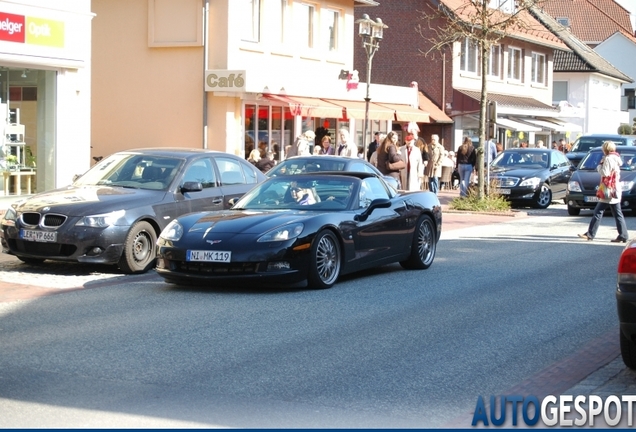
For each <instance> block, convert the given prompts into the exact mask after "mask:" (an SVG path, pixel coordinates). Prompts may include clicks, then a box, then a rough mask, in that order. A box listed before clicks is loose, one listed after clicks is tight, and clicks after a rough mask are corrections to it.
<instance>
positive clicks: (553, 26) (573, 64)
mask: <svg viewBox="0 0 636 432" xmlns="http://www.w3.org/2000/svg"><path fill="white" fill-rule="evenodd" d="M530 11H531V13H532V15H533V16H534V17H535V18H536V19H537V20H538V21H540V22H541V23H542V24H543V25H544V26H545V27H546V28H548V29H549V30H550V31H551V32H552V33H554V34H555V35H557V36H558V37H559V38H561V40H562V41H563V42H564V43H565V44H566V45H567V46H568V47H569V48H570V49H571V50H572V53H562V52H558V51H556V52H555V53H554V65H553V69H554V72H596V73H600V74H603V75H607V76H609V77H612V78H616V79H618V80H621V81H624V82H626V83H631V82H634V81H633V80H632V79H631V78H630V77H629V76H627V75H625V74H624V73H623V72H621V71H620V70H618V69H617V68H615V67H614V66H612V64H611V63H610V62H608V61H607V60H605V59H604V58H603V57H601V56H600V55H599V54H598V53H597V52H596V51H594V50H593V49H592V48H590V47H589V46H587V45H586V44H584V43H583V42H582V41H581V40H579V39H578V38H577V37H576V36H574V34H573V33H572V32H570V31H569V30H568V29H567V28H565V27H564V26H562V25H561V24H559V23H558V22H557V21H556V20H555V19H554V18H553V17H552V16H551V15H549V14H548V13H547V12H545V10H543V9H540V8H538V7H533V8H531V9H530ZM575 57H576V58H575Z"/></svg>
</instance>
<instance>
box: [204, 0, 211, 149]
mask: <svg viewBox="0 0 636 432" xmlns="http://www.w3.org/2000/svg"><path fill="white" fill-rule="evenodd" d="M209 13H210V0H205V5H204V9H203V148H204V149H207V148H208V92H206V91H205V71H206V70H207V68H208V62H209V58H208V57H209V55H208V37H209Z"/></svg>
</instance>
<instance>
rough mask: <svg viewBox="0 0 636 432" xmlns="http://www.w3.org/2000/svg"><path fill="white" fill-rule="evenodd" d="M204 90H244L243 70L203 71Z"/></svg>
mask: <svg viewBox="0 0 636 432" xmlns="http://www.w3.org/2000/svg"><path fill="white" fill-rule="evenodd" d="M205 91H213V92H244V91H245V71H244V70H227V69H222V70H207V71H205Z"/></svg>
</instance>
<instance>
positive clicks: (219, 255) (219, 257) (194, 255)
mask: <svg viewBox="0 0 636 432" xmlns="http://www.w3.org/2000/svg"><path fill="white" fill-rule="evenodd" d="M231 258H232V252H228V251H210V250H189V251H188V252H187V253H186V261H203V262H224V263H229V262H230V259H231Z"/></svg>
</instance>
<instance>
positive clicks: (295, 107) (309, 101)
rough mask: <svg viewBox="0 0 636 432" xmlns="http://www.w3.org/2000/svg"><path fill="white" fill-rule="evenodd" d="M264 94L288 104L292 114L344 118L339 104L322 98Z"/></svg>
mask: <svg viewBox="0 0 636 432" xmlns="http://www.w3.org/2000/svg"><path fill="white" fill-rule="evenodd" d="M264 96H265V97H266V98H268V99H271V100H275V101H277V102H283V103H286V104H288V105H289V109H290V111H291V113H292V115H301V116H303V117H320V118H337V119H341V118H344V114H343V112H342V107H341V106H339V105H334V104H332V103H329V102H326V101H324V100H322V99H317V98H308V97H302V96H283V95H273V94H265V95H264Z"/></svg>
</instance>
